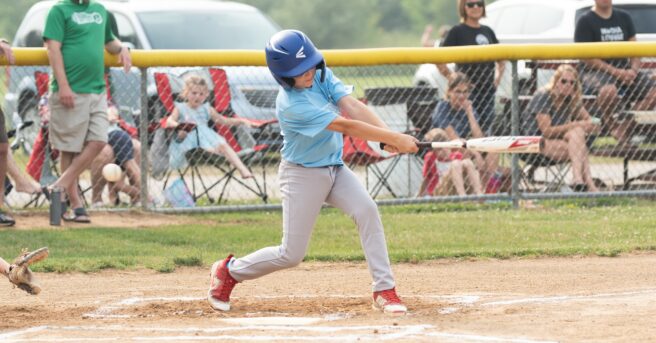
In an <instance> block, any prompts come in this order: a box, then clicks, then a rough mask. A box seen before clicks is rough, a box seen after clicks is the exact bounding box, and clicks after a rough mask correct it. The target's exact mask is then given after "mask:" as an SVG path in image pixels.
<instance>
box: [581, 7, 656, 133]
mask: <svg viewBox="0 0 656 343" xmlns="http://www.w3.org/2000/svg"><path fill="white" fill-rule="evenodd" d="M635 36H636V30H635V26H634V25H633V20H632V19H631V17H630V16H629V14H628V13H626V12H624V11H622V10H620V9H616V8H613V4H612V0H595V5H594V6H593V7H592V9H591V10H590V11H588V12H586V13H585V14H583V15H582V16H581V18H580V19H579V20H578V22H577V23H576V30H575V31H574V41H575V42H614V41H635V40H636V37H635ZM579 68H580V73H581V78H582V82H583V88H584V89H583V90H584V92H585V93H586V94H596V95H597V101H596V102H595V108H592V109H590V112H591V113H592V114H593V115H598V116H600V117H601V120H602V127H603V128H604V129H605V130H606V131H607V132H609V133H611V134H612V135H613V136H615V137H616V138H617V139H618V140H619V141H620V144H623V143H626V142H628V140H629V139H630V135H631V133H630V131H631V128H632V127H633V125H634V122H633V121H629V120H624V121H618V120H616V119H614V118H613V114H614V113H616V112H617V110H618V105H619V104H620V98H619V95H620V94H621V95H622V96H623V98H624V99H625V100H626V101H627V102H633V101H635V105H634V106H633V109H634V110H652V109H653V108H654V105H656V89H655V88H654V85H655V84H654V81H653V80H652V79H651V77H650V75H648V74H647V73H645V72H642V71H640V59H639V58H631V59H629V58H620V59H607V60H602V59H591V60H585V61H583V63H582V64H581V65H580V67H579Z"/></svg>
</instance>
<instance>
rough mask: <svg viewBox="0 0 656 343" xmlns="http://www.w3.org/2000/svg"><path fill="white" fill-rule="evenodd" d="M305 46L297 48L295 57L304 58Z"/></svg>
mask: <svg viewBox="0 0 656 343" xmlns="http://www.w3.org/2000/svg"><path fill="white" fill-rule="evenodd" d="M304 49H305V47H304V46H302V47H301V48H300V49H298V52H297V53H296V58H305V51H304Z"/></svg>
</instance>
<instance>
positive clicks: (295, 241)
mask: <svg viewBox="0 0 656 343" xmlns="http://www.w3.org/2000/svg"><path fill="white" fill-rule="evenodd" d="M278 175H279V176H280V190H281V193H282V209H283V216H282V220H283V235H282V244H281V245H279V246H275V247H268V248H263V249H260V250H258V251H256V252H253V253H251V254H249V255H247V256H244V257H242V258H238V259H235V260H233V261H232V263H231V264H230V267H229V269H230V275H232V277H233V278H235V280H237V281H239V282H241V281H244V280H251V279H256V278H258V277H260V276H263V275H266V274H269V273H271V272H274V271H277V270H281V269H285V268H291V267H295V266H297V265H298V264H299V263H301V261H303V257H305V253H306V251H307V248H308V245H309V242H310V237H311V236H312V230H313V229H314V224H315V222H316V220H317V217H318V216H319V212H320V211H321V207H322V206H323V204H324V202H325V203H328V204H329V205H332V206H334V207H336V208H339V209H341V210H342V211H344V212H345V213H346V214H348V215H349V216H350V217H351V218H353V220H354V221H355V223H356V225H357V226H358V232H359V233H360V243H361V244H362V248H363V249H364V254H365V258H366V259H367V264H368V266H369V272H370V273H371V277H372V279H373V290H374V291H382V290H386V289H390V288H393V287H394V276H393V275H392V269H391V268H390V262H389V256H388V254H387V245H386V243H385V233H384V232H383V224H382V222H381V220H380V214H379V213H378V206H377V205H376V203H375V202H374V201H373V199H372V198H371V196H370V195H369V193H367V190H366V189H365V188H364V186H363V185H362V184H361V183H360V181H359V180H358V179H357V177H356V176H355V174H353V172H352V171H351V170H350V169H349V168H348V167H346V166H332V167H321V168H306V167H303V166H300V165H297V164H293V163H290V162H287V161H284V160H283V161H282V162H281V163H280V167H279V170H278Z"/></svg>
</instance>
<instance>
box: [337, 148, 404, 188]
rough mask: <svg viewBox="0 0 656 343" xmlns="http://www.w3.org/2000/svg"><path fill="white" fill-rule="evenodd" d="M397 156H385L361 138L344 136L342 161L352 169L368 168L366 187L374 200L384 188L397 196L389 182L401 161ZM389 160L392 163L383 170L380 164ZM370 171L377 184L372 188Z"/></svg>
mask: <svg viewBox="0 0 656 343" xmlns="http://www.w3.org/2000/svg"><path fill="white" fill-rule="evenodd" d="M396 156H397V155H396V154H389V155H388V156H383V155H382V154H380V153H378V152H377V151H376V150H374V149H372V148H371V147H370V146H369V143H368V142H367V141H365V140H363V139H360V138H355V137H350V136H344V149H343V151H342V159H343V160H344V162H346V164H348V166H349V167H350V168H353V167H355V166H364V167H366V168H367V177H366V179H365V185H366V187H367V189H369V190H370V191H369V192H370V194H371V196H372V197H373V198H375V197H377V196H378V194H379V193H380V191H381V190H382V189H383V187H384V188H385V189H387V190H388V191H389V192H390V194H391V195H392V196H393V197H396V196H397V194H396V192H394V189H393V188H392V185H390V183H389V182H388V178H389V176H390V175H391V174H392V172H393V171H394V167H396V165H397V164H398V163H399V161H400V160H399V159H397V158H396ZM387 159H391V163H390V164H389V165H387V167H386V168H382V167H381V165H380V164H378V163H379V162H382V161H385V160H387ZM369 171H371V173H372V174H373V175H374V177H375V178H376V183H375V184H374V185H373V186H372V187H371V188H369Z"/></svg>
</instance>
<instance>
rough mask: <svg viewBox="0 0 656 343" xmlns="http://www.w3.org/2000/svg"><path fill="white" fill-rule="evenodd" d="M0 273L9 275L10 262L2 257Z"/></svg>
mask: <svg viewBox="0 0 656 343" xmlns="http://www.w3.org/2000/svg"><path fill="white" fill-rule="evenodd" d="M0 274H2V275H4V276H7V275H9V263H8V262H7V261H5V260H4V259H3V258H2V257H0Z"/></svg>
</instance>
